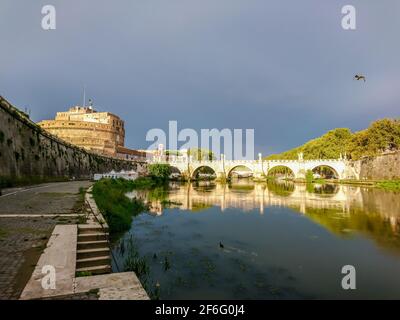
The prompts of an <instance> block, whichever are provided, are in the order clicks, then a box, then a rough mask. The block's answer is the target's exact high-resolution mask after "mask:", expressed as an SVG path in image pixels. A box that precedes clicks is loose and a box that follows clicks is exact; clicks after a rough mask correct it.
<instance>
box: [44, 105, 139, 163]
mask: <svg viewBox="0 0 400 320" xmlns="http://www.w3.org/2000/svg"><path fill="white" fill-rule="evenodd" d="M38 125H39V126H40V127H41V128H43V129H45V130H46V131H48V132H50V133H51V134H54V135H55V136H58V137H59V138H61V139H63V140H65V141H68V142H70V143H72V144H74V145H77V146H79V147H83V148H85V149H87V150H89V151H92V152H95V153H98V154H103V155H108V156H112V157H118V158H122V159H130V160H138V159H143V160H144V159H145V157H146V155H145V154H143V153H141V152H138V151H136V150H130V149H128V148H126V147H125V146H124V144H125V128H124V121H123V120H122V119H121V118H119V117H118V116H116V115H114V114H112V113H110V112H97V111H96V110H94V109H93V108H92V107H91V106H89V107H81V106H75V107H72V108H70V109H69V110H68V111H65V112H57V114H56V117H55V119H54V120H43V121H41V122H39V123H38Z"/></svg>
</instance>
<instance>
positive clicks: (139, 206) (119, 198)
mask: <svg viewBox="0 0 400 320" xmlns="http://www.w3.org/2000/svg"><path fill="white" fill-rule="evenodd" d="M149 185H151V184H150V182H149V181H148V179H146V178H143V179H137V180H135V181H128V180H124V179H102V180H100V181H98V182H96V183H95V184H94V186H93V192H92V193H93V197H94V199H95V201H96V204H97V206H98V207H99V209H100V211H101V212H102V214H103V216H104V218H105V219H106V221H107V223H108V226H109V228H110V232H111V233H118V232H123V231H126V230H128V229H129V228H130V226H131V221H132V216H134V215H137V214H139V213H140V212H142V211H143V210H145V205H144V203H143V202H142V201H140V200H137V199H133V200H131V199H129V198H128V197H126V196H125V193H126V192H128V191H130V190H132V189H135V188H143V186H149Z"/></svg>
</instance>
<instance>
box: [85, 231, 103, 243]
mask: <svg viewBox="0 0 400 320" xmlns="http://www.w3.org/2000/svg"><path fill="white" fill-rule="evenodd" d="M100 240H108V233H103V232H100V233H97V232H96V233H84V234H78V242H85V241H100Z"/></svg>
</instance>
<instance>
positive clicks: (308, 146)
mask: <svg viewBox="0 0 400 320" xmlns="http://www.w3.org/2000/svg"><path fill="white" fill-rule="evenodd" d="M394 150H400V120H399V119H381V120H377V121H375V122H373V123H371V125H370V126H369V127H368V128H367V129H365V130H362V131H358V132H355V133H352V132H351V130H350V129H348V128H337V129H333V130H330V131H328V132H327V133H326V134H324V135H323V136H321V137H319V138H316V139H313V140H310V141H308V142H307V143H305V144H304V145H302V146H299V147H296V148H294V149H291V150H288V151H285V152H283V153H280V154H273V155H270V156H268V157H266V159H268V160H274V159H284V160H294V159H297V157H298V153H300V152H301V153H303V157H304V159H322V158H323V159H336V158H339V157H340V154H342V155H343V156H344V155H345V154H346V155H347V157H348V158H350V159H353V160H358V159H360V158H362V157H365V156H377V155H379V154H382V152H385V151H394Z"/></svg>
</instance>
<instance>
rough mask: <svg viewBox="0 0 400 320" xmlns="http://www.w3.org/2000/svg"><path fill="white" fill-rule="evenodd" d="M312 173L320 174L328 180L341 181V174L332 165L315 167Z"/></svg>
mask: <svg viewBox="0 0 400 320" xmlns="http://www.w3.org/2000/svg"><path fill="white" fill-rule="evenodd" d="M311 171H312V172H313V173H314V174H319V175H320V176H321V178H326V179H340V174H339V172H338V170H337V169H335V168H334V167H333V166H331V165H327V164H320V165H317V166H314V167H313V168H312V169H311Z"/></svg>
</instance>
